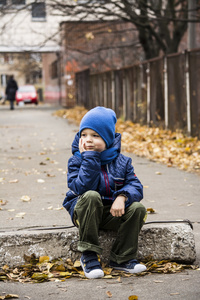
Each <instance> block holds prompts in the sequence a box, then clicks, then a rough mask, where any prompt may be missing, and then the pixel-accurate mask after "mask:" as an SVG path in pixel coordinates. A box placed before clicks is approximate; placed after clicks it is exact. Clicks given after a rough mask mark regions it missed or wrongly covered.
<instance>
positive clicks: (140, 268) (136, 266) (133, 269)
mask: <svg viewBox="0 0 200 300" xmlns="http://www.w3.org/2000/svg"><path fill="white" fill-rule="evenodd" d="M110 267H111V268H113V269H116V270H120V271H125V272H127V273H131V274H136V273H141V272H144V271H146V269H147V268H146V266H145V265H142V264H140V263H138V261H137V260H136V259H131V260H129V261H127V262H125V263H122V264H117V263H116V262H114V261H110Z"/></svg>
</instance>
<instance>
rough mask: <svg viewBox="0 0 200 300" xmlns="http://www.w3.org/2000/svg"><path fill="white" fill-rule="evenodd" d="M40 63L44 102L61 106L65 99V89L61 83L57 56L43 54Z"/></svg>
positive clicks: (54, 54)
mask: <svg viewBox="0 0 200 300" xmlns="http://www.w3.org/2000/svg"><path fill="white" fill-rule="evenodd" d="M42 61H43V81H44V83H45V87H44V98H45V102H47V103H55V104H61V101H62V98H64V97H65V88H64V87H62V82H61V76H60V70H61V69H60V60H59V56H58V55H56V53H44V54H42Z"/></svg>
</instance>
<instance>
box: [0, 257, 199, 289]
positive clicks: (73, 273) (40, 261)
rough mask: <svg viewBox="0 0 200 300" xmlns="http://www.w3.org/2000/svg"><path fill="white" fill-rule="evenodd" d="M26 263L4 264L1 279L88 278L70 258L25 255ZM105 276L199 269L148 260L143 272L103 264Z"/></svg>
mask: <svg viewBox="0 0 200 300" xmlns="http://www.w3.org/2000/svg"><path fill="white" fill-rule="evenodd" d="M24 259H25V264H24V265H21V266H17V267H13V268H11V267H9V266H7V265H4V266H3V267H2V268H1V269H0V280H1V281H7V280H10V281H16V282H22V283H25V282H35V283H40V282H44V281H65V280H66V279H69V278H72V277H76V278H79V279H86V277H85V276H84V272H83V270H82V268H81V265H80V261H75V262H72V261H71V260H70V259H67V260H66V261H63V260H62V259H57V260H53V261H50V259H49V257H48V256H40V257H39V258H37V257H36V256H35V254H32V255H31V256H27V255H24ZM102 267H103V271H104V274H105V276H104V277H103V279H116V280H117V281H119V282H121V278H122V277H131V276H144V275H147V274H152V273H164V274H171V273H177V272H181V271H183V270H185V269H193V270H194V269H197V268H198V266H193V265H183V264H178V263H176V262H170V261H166V260H163V261H152V260H150V261H148V262H147V263H146V267H147V271H146V272H143V273H141V274H129V273H125V272H122V271H118V270H113V269H112V268H110V267H108V266H106V265H105V264H103V265H102Z"/></svg>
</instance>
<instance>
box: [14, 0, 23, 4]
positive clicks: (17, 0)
mask: <svg viewBox="0 0 200 300" xmlns="http://www.w3.org/2000/svg"><path fill="white" fill-rule="evenodd" d="M25 4H26V0H12V5H25Z"/></svg>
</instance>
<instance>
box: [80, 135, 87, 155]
mask: <svg viewBox="0 0 200 300" xmlns="http://www.w3.org/2000/svg"><path fill="white" fill-rule="evenodd" d="M79 151H80V153H82V152H84V151H86V149H85V144H84V142H83V140H82V139H81V138H80V139H79Z"/></svg>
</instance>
